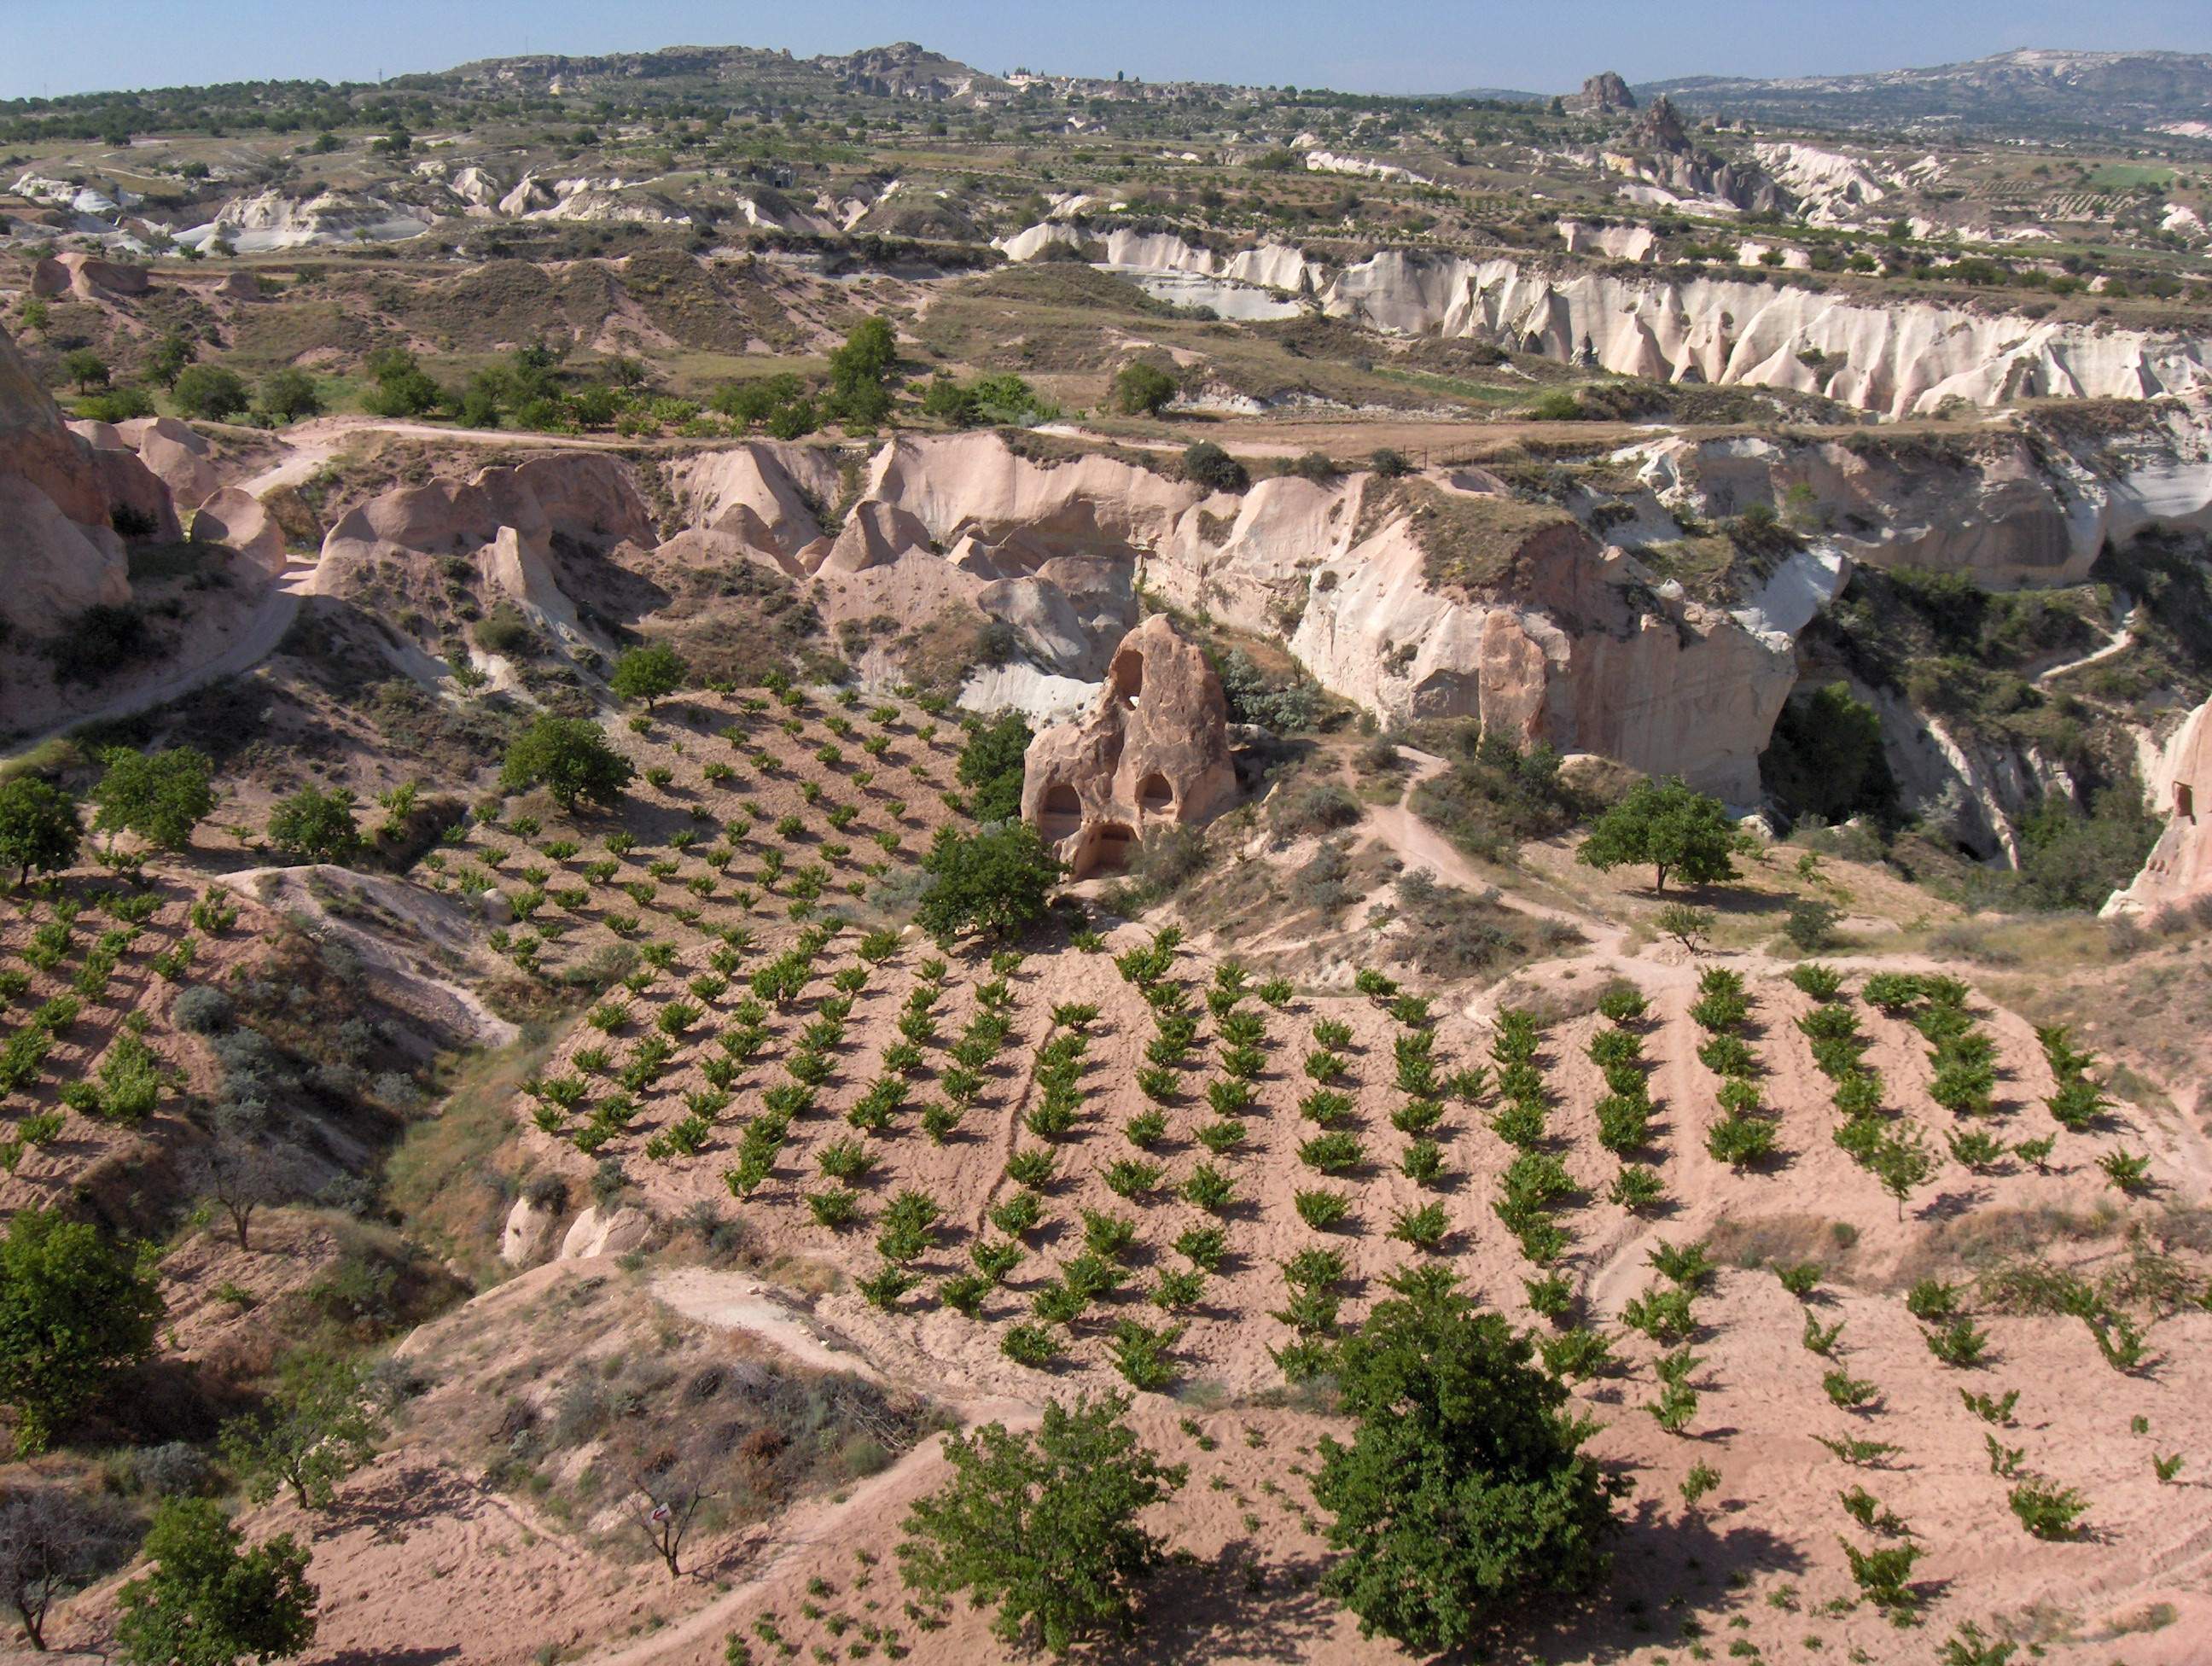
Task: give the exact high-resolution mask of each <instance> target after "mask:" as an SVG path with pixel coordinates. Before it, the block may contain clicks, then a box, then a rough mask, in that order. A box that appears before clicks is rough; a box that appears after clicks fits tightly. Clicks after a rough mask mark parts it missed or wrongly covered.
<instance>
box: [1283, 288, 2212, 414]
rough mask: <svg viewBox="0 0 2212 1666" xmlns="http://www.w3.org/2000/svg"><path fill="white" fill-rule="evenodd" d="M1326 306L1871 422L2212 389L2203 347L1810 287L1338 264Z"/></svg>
mask: <svg viewBox="0 0 2212 1666" xmlns="http://www.w3.org/2000/svg"><path fill="white" fill-rule="evenodd" d="M1327 310H1328V312H1329V313H1331V314H1332V315H1334V316H1340V317H1350V318H1358V319H1362V320H1363V321H1364V322H1367V323H1370V324H1373V325H1378V326H1380V327H1383V328H1386V329H1393V330H1400V331H1407V332H1412V333H1440V334H1443V335H1448V336H1478V337H1482V338H1484V339H1486V340H1489V341H1492V342H1496V343H1497V344H1499V345H1500V346H1504V347H1511V348H1516V349H1520V350H1527V351H1531V352H1541V353H1543V354H1545V355H1547V356H1549V357H1552V358H1557V359H1574V358H1577V357H1585V358H1587V359H1588V360H1589V362H1594V363H1595V364H1597V365H1599V366H1601V367H1602V368H1605V369H1607V370H1611V371H1614V372H1617V373H1619V374H1623V375H1630V376H1643V377H1648V378H1650V379H1652V380H1659V381H1704V382H1711V383H1715V384H1718V385H1723V386H1735V385H1738V384H1741V385H1747V386H1757V387H1785V388H1794V389H1796V390H1798V391H1800V392H1807V393H1820V394H1824V395H1826V397H1828V398H1832V399H1836V400H1838V401H1840V402H1841V403H1843V404H1850V405H1857V406H1859V407H1861V408H1862V409H1864V410H1874V411H1879V412H1881V413H1882V414H1884V415H1886V416H1890V417H1904V416H1909V415H1912V414H1915V413H1920V412H1926V411H1932V410H1936V409H1937V408H1938V407H1939V406H1941V405H1942V404H1944V402H1945V401H1947V400H1949V399H1954V398H1957V399H1962V400H1964V401H1966V403H1967V404H1975V405H1987V404H1996V403H1998V402H1999V401H2001V400H2004V399H2009V398H2023V397H2029V398H2033V397H2043V398H2123V399H2139V398H2151V397H2153V396H2154V395H2157V394H2160V393H2180V392H2190V391H2192V390H2197V389H2203V388H2206V387H2208V386H2212V344H2208V343H2206V342H2205V341H2203V340H2201V339H2197V338H2194V337H2186V336H2181V335H2175V334H2154V333H2152V332H2148V331H2139V330H2121V329H2109V330H2101V329H2092V328H2088V327H2086V326H2084V325H2077V324H2062V323H2057V322H2055V321H2048V320H2033V319H2025V318H2021V317H2019V316H2016V315H2010V314H1997V315H1995V316H1990V315H1985V314H1983V313H1975V312H1969V311H1966V310H1965V309H1963V308H1960V307H1938V306H1936V305H1934V304H1932V303H1928V304H1917V305H1910V306H1874V305H1870V304H1867V303H1863V302H1858V301H1851V300H1849V299H1847V298H1844V297H1843V296H1840V295H1826V294H1822V293H1820V292H1818V291H1815V290H1812V289H1796V288H1776V287H1774V286H1772V285H1769V284H1765V283H1750V282H1735V281H1731V280H1726V279H1718V278H1709V277H1698V278H1692V279H1689V280H1687V281H1682V282H1670V281H1668V280H1667V279H1665V278H1663V277H1653V278H1650V279H1648V280H1647V279H1643V278H1634V279H1629V278H1620V277H1613V276H1610V275H1608V274H1601V273H1595V272H1580V273H1566V272H1548V271H1541V270H1539V269H1535V268H1532V267H1524V266H1523V265H1522V264H1519V263H1516V262H1514V261H1510V260H1492V261H1483V262H1474V261H1468V260H1464V259H1459V258H1450V257H1438V256H1433V255H1425V254H1407V253H1401V252H1383V253H1380V254H1376V255H1375V256H1373V257H1371V258H1369V259H1368V260H1365V261H1363V262H1361V263H1360V264H1358V265H1355V266H1351V267H1347V268H1346V270H1345V271H1343V273H1342V274H1340V276H1339V277H1338V278H1337V280H1336V282H1335V283H1334V285H1333V286H1332V287H1331V289H1330V290H1329V292H1328V300H1327Z"/></svg>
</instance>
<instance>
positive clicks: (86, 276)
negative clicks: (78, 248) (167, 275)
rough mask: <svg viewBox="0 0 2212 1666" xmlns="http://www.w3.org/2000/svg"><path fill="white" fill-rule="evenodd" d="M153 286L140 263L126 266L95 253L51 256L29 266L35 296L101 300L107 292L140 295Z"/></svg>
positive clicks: (109, 293) (32, 290)
mask: <svg viewBox="0 0 2212 1666" xmlns="http://www.w3.org/2000/svg"><path fill="white" fill-rule="evenodd" d="M152 288H153V281H152V280H151V279H150V278H149V277H147V275H146V269H145V268H144V267H143V266H125V265H122V264H118V262H115V261H112V260H102V259H101V258H100V257H99V256H97V255H92V254H82V253H74V252H73V253H70V254H63V255H55V256H52V257H50V258H46V259H44V260H41V261H40V262H39V263H38V264H37V265H35V266H33V268H32V269H31V293H32V294H33V295H70V296H72V297H73V298H75V299H76V300H78V301H100V300H103V299H105V298H106V297H107V296H110V295H144V294H145V293H146V292H147V291H148V290H149V289H152Z"/></svg>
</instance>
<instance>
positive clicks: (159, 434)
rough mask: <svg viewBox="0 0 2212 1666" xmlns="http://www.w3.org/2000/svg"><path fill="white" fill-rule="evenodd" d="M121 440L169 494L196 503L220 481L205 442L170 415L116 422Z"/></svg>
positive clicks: (184, 502)
mask: <svg viewBox="0 0 2212 1666" xmlns="http://www.w3.org/2000/svg"><path fill="white" fill-rule="evenodd" d="M115 429H116V432H117V433H118V434H119V435H122V437H123V443H124V444H125V445H126V446H128V447H131V450H133V451H135V452H137V453H138V460H139V461H140V462H142V463H143V464H144V465H146V466H147V467H148V468H149V469H151V470H152V471H154V472H155V474H156V475H158V476H159V477H161V483H162V484H164V485H165V486H167V488H168V489H169V493H170V496H173V498H175V499H176V501H177V502H179V503H181V504H184V505H185V506H186V507H187V508H191V507H194V506H197V504H198V503H200V502H202V501H203V500H204V499H205V498H206V496H208V494H209V493H210V492H212V491H214V490H215V489H216V487H217V486H218V485H220V484H222V482H221V481H219V480H217V479H216V472H215V465H213V464H212V463H211V462H210V460H209V453H210V447H209V445H208V442H207V441H205V440H204V439H203V438H202V437H201V436H200V435H197V434H195V433H194V432H193V431H192V430H191V428H189V427H188V426H186V425H185V423H180V422H179V421H178V420H177V419H176V418H175V417H133V418H132V419H131V421H129V422H127V423H117V424H116V425H115Z"/></svg>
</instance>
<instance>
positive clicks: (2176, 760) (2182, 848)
mask: <svg viewBox="0 0 2212 1666" xmlns="http://www.w3.org/2000/svg"><path fill="white" fill-rule="evenodd" d="M2148 773H2149V781H2148V799H2149V802H2150V806H2151V808H2152V810H2153V811H2154V812H2155V813H2158V814H2160V815H2163V816H2164V817H2165V818H2166V827H2165V830H2164V831H2162V832H2161V833H2160V835H2159V840H2158V842H2157V844H2155V845H2154V846H2153V847H2152V848H2151V853H2150V854H2149V856H2148V857H2147V858H2146V859H2145V860H2144V862H2143V865H2142V872H2141V873H2137V874H2136V877H2135V881H2134V883H2133V884H2131V885H2129V886H2128V888H2127V889H2126V890H2125V891H2118V892H2115V893H2114V894H2113V896H2112V900H2111V901H2110V902H2108V903H2106V904H2105V912H2106V914H2108V915H2112V914H2144V913H2152V912H2155V911H2156V910H2157V909H2162V908H2169V907H2172V906H2173V905H2174V904H2177V903H2187V902H2191V901H2194V900H2195V899H2196V898H2197V897H2204V896H2212V701H2207V702H2205V703H2204V704H2203V705H2201V706H2199V707H2197V708H2196V709H2195V710H2194V711H2192V712H2191V713H2190V714H2189V715H2188V716H2187V717H2186V718H2185V719H2184V720H2183V721H2182V723H2181V726H2180V727H2179V728H2177V729H2176V730H2175V731H2174V732H2173V733H2172V735H2171V736H2169V737H2168V738H2167V739H2166V744H2165V745H2163V746H2161V747H2160V748H2158V749H2157V751H2156V752H2155V754H2154V757H2153V759H2152V762H2151V767H2150V769H2149V772H2148Z"/></svg>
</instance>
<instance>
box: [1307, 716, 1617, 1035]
mask: <svg viewBox="0 0 2212 1666" xmlns="http://www.w3.org/2000/svg"><path fill="white" fill-rule="evenodd" d="M1398 754H1399V756H1400V757H1403V758H1405V759H1406V760H1407V762H1408V763H1411V764H1412V765H1413V774H1412V775H1411V776H1409V777H1408V778H1407V782H1406V792H1405V796H1404V797H1402V798H1401V799H1400V800H1398V802H1397V803H1395V804H1387V805H1383V804H1376V805H1370V806H1367V836H1366V842H1368V843H1370V844H1380V845H1382V846H1383V847H1384V848H1386V849H1388V850H1389V852H1390V853H1391V854H1393V855H1395V857H1397V859H1398V860H1400V861H1401V862H1403V863H1404V864H1405V865H1406V869H1407V872H1408V873H1411V872H1413V870H1415V869H1417V868H1425V869H1426V870H1427V871H1428V872H1429V873H1431V874H1432V875H1433V876H1435V878H1437V879H1438V880H1440V881H1442V882H1443V884H1445V885H1456V886H1458V887H1459V888H1460V889H1461V890H1462V891H1473V892H1474V893H1475V894H1476V895H1477V896H1480V895H1481V894H1482V893H1484V892H1485V891H1493V890H1494V891H1498V892H1499V894H1500V897H1501V898H1502V900H1503V901H1504V903H1505V904H1506V905H1507V906H1508V907H1510V908H1512V909H1517V910H1518V911H1519V912H1521V913H1522V914H1527V915H1534V917H1536V918H1537V919H1540V920H1553V921H1559V923H1560V924H1562V925H1566V926H1571V927H1574V928H1575V929H1576V930H1577V931H1578V932H1580V933H1582V934H1583V937H1584V938H1585V939H1587V940H1588V941H1589V945H1590V953H1591V954H1592V955H1593V956H1595V958H1599V959H1603V960H1617V959H1620V958H1623V945H1624V944H1625V943H1626V939H1627V937H1628V928H1627V927H1626V926H1619V925H1615V924H1613V923H1612V922H1611V921H1605V920H1601V919H1599V918H1597V917H1595V915H1588V914H1582V913H1577V912H1576V911H1575V910H1573V909H1563V908H1558V907H1554V906H1553V904H1551V903H1540V902H1537V901H1535V900H1534V898H1533V897H1528V896H1527V895H1525V894H1522V893H1521V892H1518V891H1505V890H1504V888H1503V887H1502V886H1500V885H1498V882H1497V881H1496V880H1494V879H1491V878H1490V877H1489V876H1488V875H1486V874H1485V873H1483V872H1482V871H1481V870H1480V868H1478V867H1476V866H1475V865H1474V863H1473V862H1472V861H1470V860H1468V858H1467V856H1466V854H1464V853H1462V851H1461V850H1460V849H1459V848H1458V847H1457V846H1455V844H1453V843H1452V842H1451V841H1450V840H1449V839H1447V838H1445V837H1444V836H1443V834H1441V833H1439V832H1437V830H1436V829H1435V828H1433V827H1431V826H1430V825H1429V824H1428V823H1426V822H1425V821H1423V820H1422V819H1421V818H1420V817H1419V815H1418V814H1416V813H1415V812H1414V810H1413V793H1414V792H1415V790H1416V789H1417V788H1419V786H1420V784H1421V783H1422V782H1423V781H1427V780H1429V779H1431V777H1432V776H1436V775H1442V774H1443V772H1444V770H1446V769H1449V768H1450V765H1449V763H1446V762H1445V760H1444V759H1443V758H1440V757H1437V756H1436V755H1435V754H1434V753H1432V752H1424V751H1418V750H1416V749H1415V748H1413V747H1411V746H1400V747H1399V748H1398ZM1347 767H1348V766H1347ZM1478 1004H1479V1003H1478Z"/></svg>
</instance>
